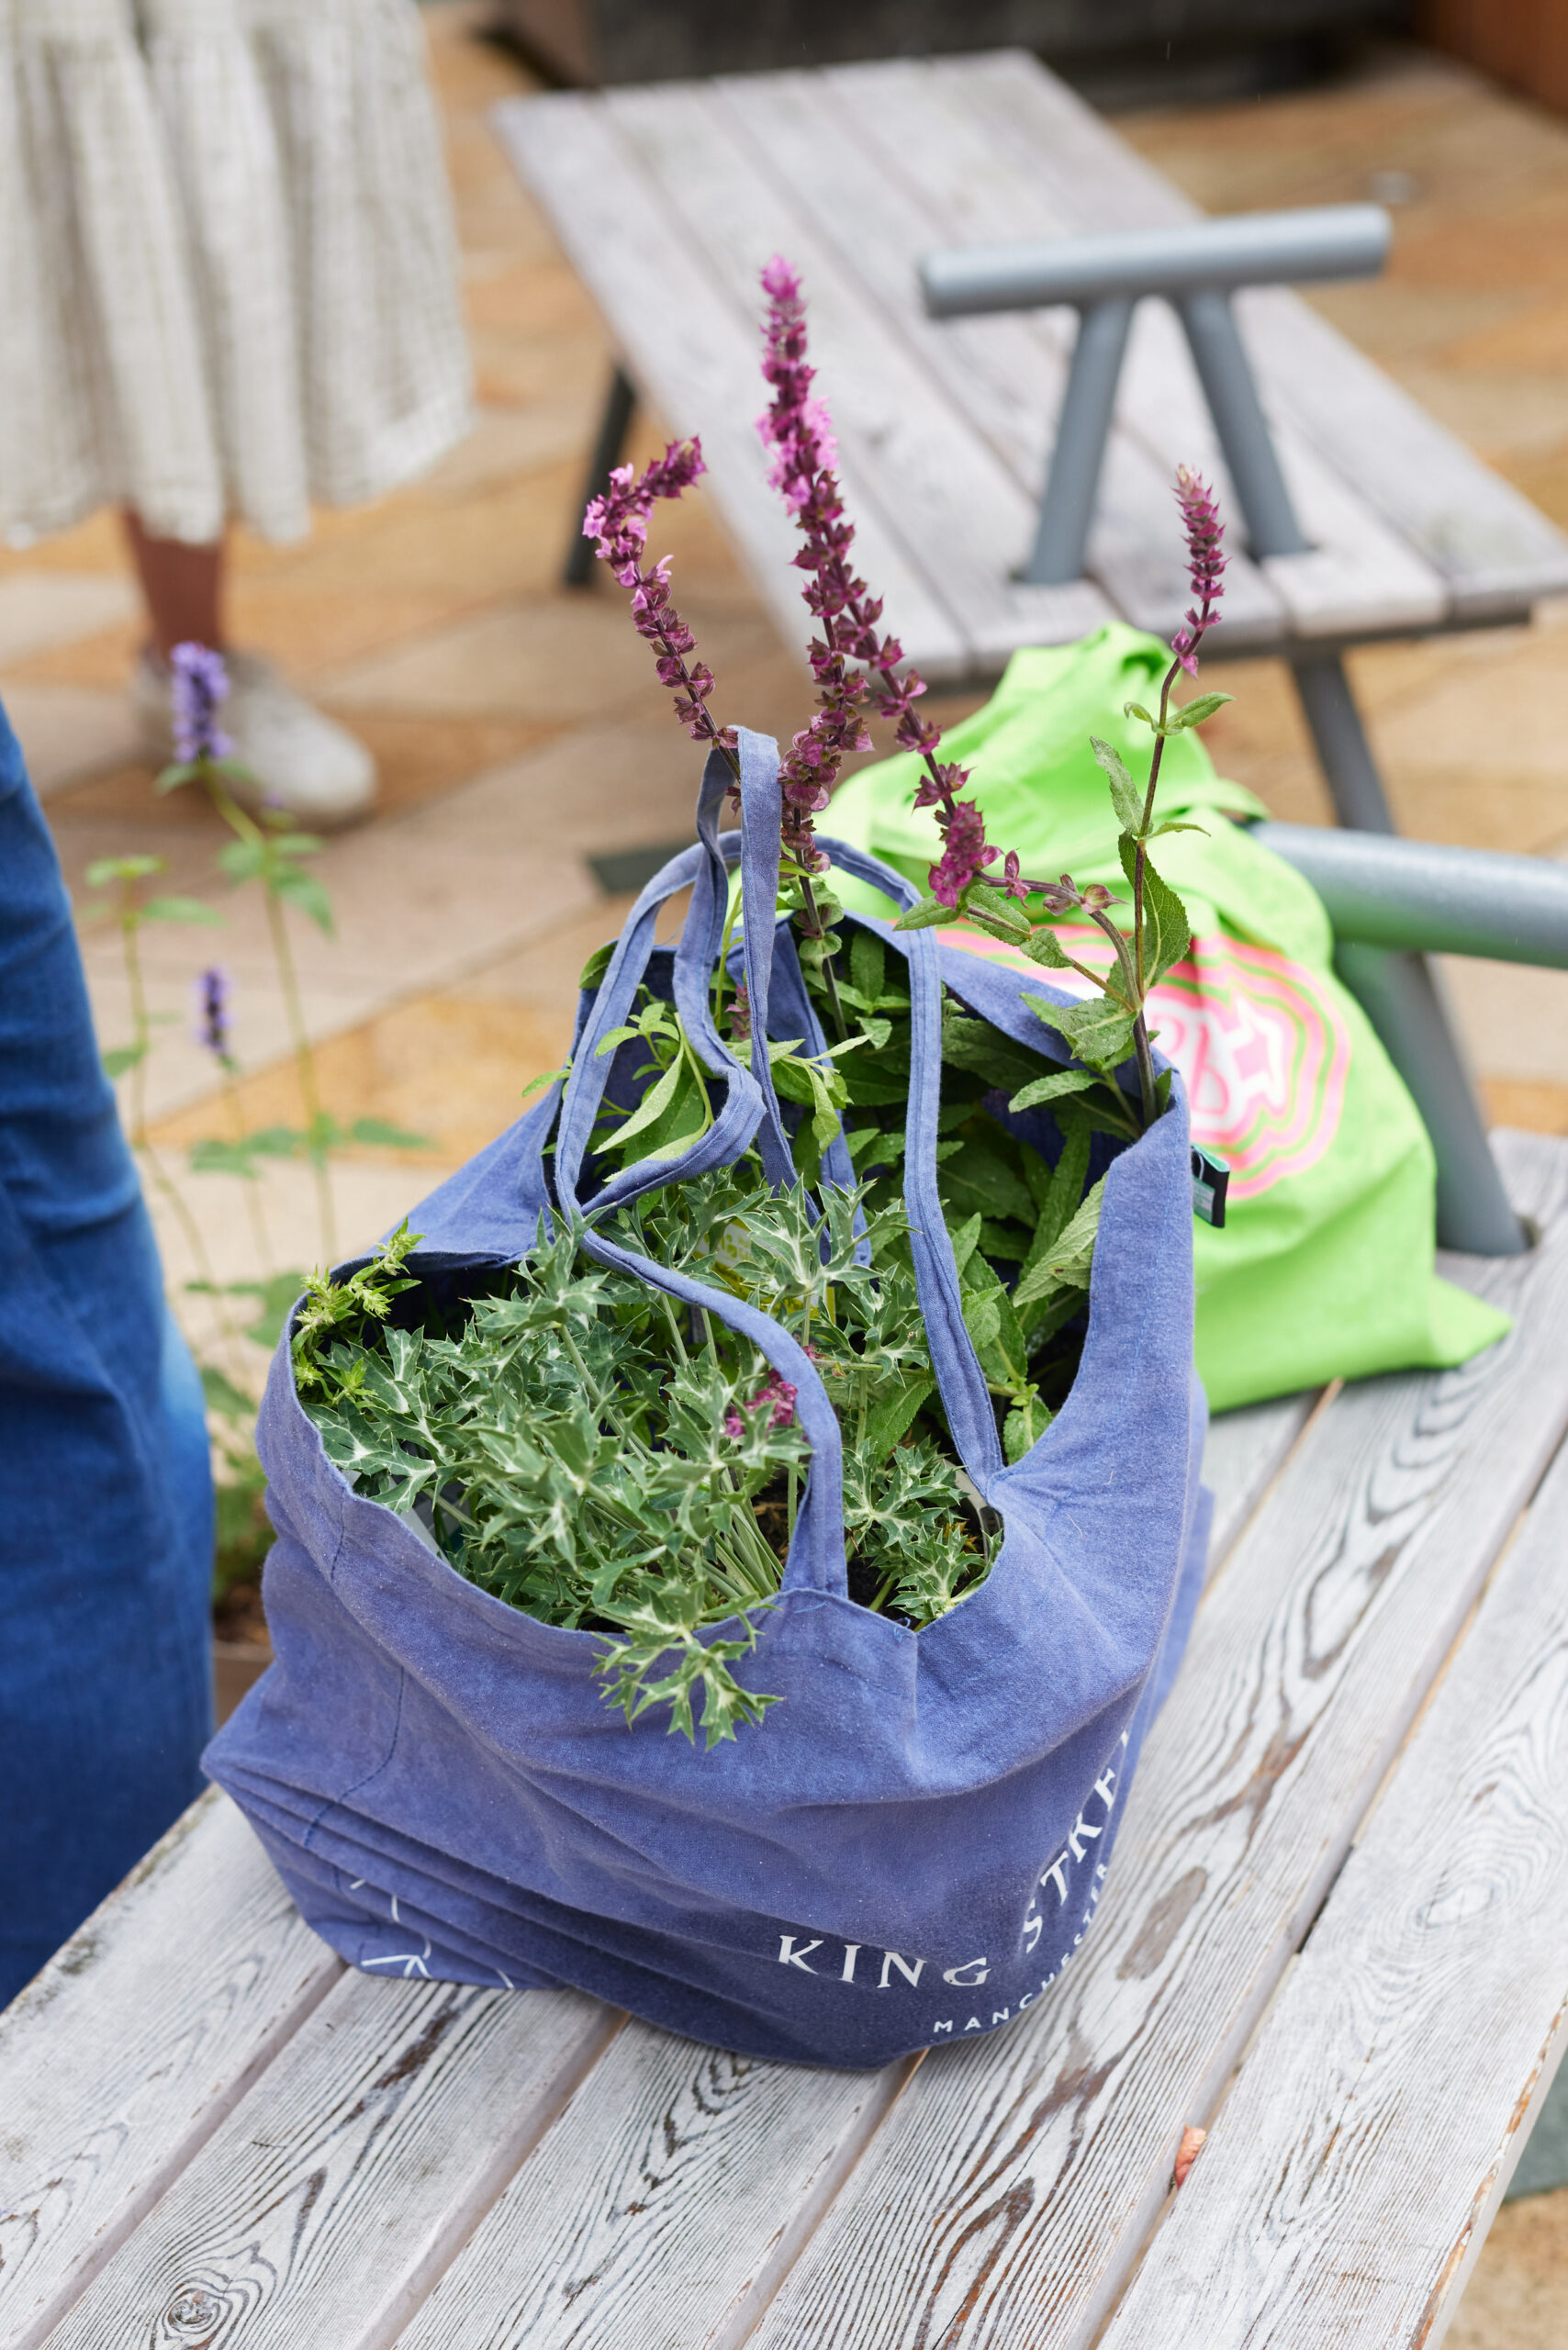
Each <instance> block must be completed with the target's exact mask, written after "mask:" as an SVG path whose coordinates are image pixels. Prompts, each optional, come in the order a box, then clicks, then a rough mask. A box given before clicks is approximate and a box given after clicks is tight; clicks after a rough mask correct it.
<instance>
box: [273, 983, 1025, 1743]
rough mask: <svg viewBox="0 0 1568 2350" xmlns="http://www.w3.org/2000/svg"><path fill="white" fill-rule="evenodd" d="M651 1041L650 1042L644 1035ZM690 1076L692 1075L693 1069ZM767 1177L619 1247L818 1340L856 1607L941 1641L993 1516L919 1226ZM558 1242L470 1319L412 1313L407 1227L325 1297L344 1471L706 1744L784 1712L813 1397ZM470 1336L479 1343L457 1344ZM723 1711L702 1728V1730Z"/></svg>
mask: <svg viewBox="0 0 1568 2350" xmlns="http://www.w3.org/2000/svg"><path fill="white" fill-rule="evenodd" d="M634 1033H635V1034H637V1035H644V1034H647V1033H649V1032H648V1030H647V1029H645V1028H640V1027H639V1028H636V1029H635V1030H634ZM671 1065H672V1066H673V1065H674V1063H673V1062H672V1064H671ZM757 1174H758V1170H757V1169H756V1167H755V1165H754V1166H752V1167H750V1168H746V1167H741V1168H735V1169H727V1170H724V1171H722V1172H720V1173H717V1174H713V1175H709V1176H704V1177H701V1178H700V1179H696V1180H693V1181H687V1182H685V1183H681V1184H678V1185H675V1186H671V1187H670V1188H669V1189H668V1190H666V1191H664V1192H658V1193H656V1194H655V1195H654V1197H653V1198H652V1199H651V1200H644V1201H641V1202H639V1203H636V1204H635V1205H633V1206H632V1207H630V1208H627V1209H624V1210H622V1212H621V1213H620V1214H617V1215H615V1216H614V1217H612V1218H610V1220H609V1221H608V1223H607V1225H606V1232H607V1235H608V1237H612V1238H613V1239H615V1240H616V1241H618V1242H619V1243H620V1244H621V1245H622V1247H623V1248H628V1249H630V1250H633V1251H634V1252H635V1253H636V1254H638V1255H640V1256H644V1257H646V1258H647V1259H650V1260H651V1261H654V1262H656V1263H658V1264H660V1265H663V1266H666V1267H669V1268H670V1269H672V1270H678V1271H686V1272H689V1273H691V1274H693V1275H694V1276H696V1277H697V1278H699V1279H700V1280H702V1281H705V1282H706V1283H708V1284H709V1285H710V1286H711V1287H715V1288H720V1289H722V1290H726V1291H728V1292H730V1293H731V1294H732V1295H734V1296H735V1297H737V1298H741V1299H744V1300H745V1301H746V1302H747V1303H749V1304H753V1305H756V1306H757V1307H759V1308H761V1310H762V1311H764V1312H765V1313H767V1314H769V1315H772V1316H773V1317H774V1318H775V1319H776V1320H777V1321H778V1322H780V1323H781V1324H783V1326H785V1327H786V1328H787V1329H789V1330H790V1333H791V1335H793V1336H795V1337H798V1338H799V1339H800V1341H801V1344H802V1346H804V1347H806V1348H809V1350H810V1351H811V1353H812V1357H813V1358H814V1360H815V1363H816V1368H817V1371H818V1372H819V1373H820V1375H821V1377H822V1378H823V1382H824V1384H825V1385H826V1387H827V1391H828V1393H829V1395H830V1396H831V1397H832V1398H833V1400H834V1406H835V1408H836V1410H837V1413H838V1416H839V1420H840V1424H841V1426H842V1427H843V1430H844V1439H845V1454H844V1457H845V1477H844V1492H845V1536H846V1548H847V1551H848V1555H849V1563H850V1577H851V1590H852V1592H853V1593H854V1595H856V1596H857V1597H858V1598H860V1599H861V1600H862V1601H863V1603H864V1604H865V1605H867V1606H871V1607H874V1608H879V1609H883V1610H885V1611H887V1612H889V1613H890V1614H893V1615H895V1616H897V1617H900V1619H901V1620H902V1621H903V1622H905V1623H907V1624H910V1625H912V1626H914V1627H918V1626H920V1625H922V1624H924V1623H928V1622H930V1621H932V1620H933V1619H934V1618H935V1617H936V1616H938V1615H940V1614H943V1613H944V1612H946V1609H947V1608H949V1607H951V1606H953V1605H954V1604H955V1603H956V1601H957V1600H958V1598H959V1597H960V1596H962V1595H963V1594H964V1593H965V1592H966V1591H968V1590H969V1589H972V1588H973V1587H974V1585H975V1584H976V1583H978V1582H979V1581H980V1580H981V1579H982V1578H983V1576H984V1574H985V1573H986V1572H987V1570H988V1568H989V1564H990V1535H989V1530H988V1527H987V1525H986V1522H985V1513H984V1512H983V1511H982V1510H981V1509H980V1507H979V1505H978V1504H977V1502H976V1500H975V1498H974V1496H973V1494H972V1492H971V1491H970V1490H969V1488H968V1486H967V1481H966V1480H965V1479H964V1477H963V1474H962V1472H961V1471H960V1470H959V1469H958V1465H957V1463H956V1461H955V1460H953V1459H952V1458H951V1455H950V1449H944V1443H943V1440H942V1437H941V1432H940V1426H939V1420H935V1421H934V1420H932V1419H931V1417H930V1415H929V1407H930V1406H931V1405H932V1404H933V1401H934V1397H935V1382H934V1379H933V1376H932V1371H931V1361H930V1354H929V1350H928V1348H927V1347H926V1343H925V1337H924V1329H923V1327H922V1325H921V1320H920V1313H919V1307H918V1304H917V1301H916V1298H915V1292H914V1282H913V1273H912V1272H911V1270H910V1269H909V1265H908V1262H907V1248H904V1247H903V1245H902V1244H903V1236H904V1234H905V1233H906V1231H907V1225H905V1223H904V1219H903V1217H902V1213H901V1212H900V1211H899V1210H898V1209H896V1208H893V1207H883V1208H880V1209H872V1210H871V1212H870V1214H869V1215H868V1220H867V1223H866V1226H865V1230H866V1237H867V1238H868V1243H869V1246H870V1252H871V1259H872V1261H871V1263H870V1264H862V1263H859V1262H857V1253H859V1252H858V1251H857V1233H856V1225H857V1210H861V1209H863V1208H864V1206H865V1202H866V1188H865V1187H864V1186H862V1187H861V1188H860V1189H859V1190H857V1191H856V1192H835V1191H834V1190H832V1189H831V1188H830V1189H827V1190H825V1191H824V1192H823V1195H822V1208H821V1211H820V1213H819V1210H818V1208H817V1207H816V1206H815V1205H814V1204H813V1203H812V1198H811V1196H810V1194H809V1193H808V1192H807V1191H806V1190H805V1187H804V1186H803V1185H798V1186H797V1187H796V1188H795V1189H794V1190H793V1191H790V1192H780V1193H778V1194H774V1193H772V1192H770V1191H769V1190H768V1187H767V1184H766V1183H763V1182H761V1181H758V1180H757ZM582 1244H583V1232H582V1229H581V1227H578V1228H577V1229H576V1230H574V1229H573V1228H571V1227H570V1226H568V1225H556V1226H555V1227H554V1229H551V1228H550V1226H549V1225H548V1223H547V1222H546V1223H545V1224H543V1225H542V1227H541V1231H540V1235H539V1238H538V1241H537V1243H536V1245H535V1247H534V1248H532V1249H531V1250H530V1251H529V1253H528V1254H527V1255H526V1256H525V1257H524V1258H523V1259H522V1260H521V1263H520V1264H519V1265H518V1266H517V1267H516V1268H515V1270H513V1271H512V1272H511V1273H510V1275H509V1276H507V1277H505V1278H504V1280H503V1281H500V1282H499V1283H498V1284H495V1285H493V1286H492V1287H490V1288H489V1289H487V1290H484V1291H481V1292H478V1293H476V1294H475V1295H473V1296H471V1297H469V1298H467V1299H465V1301H463V1303H462V1304H461V1306H460V1308H459V1309H458V1311H457V1313H456V1315H455V1316H452V1315H449V1314H448V1312H447V1311H446V1310H444V1309H443V1308H442V1307H441V1306H440V1305H439V1304H437V1303H436V1302H435V1301H434V1300H431V1301H430V1302H429V1304H427V1306H426V1309H425V1312H424V1314H423V1315H422V1316H421V1318H420V1321H419V1323H418V1324H417V1325H416V1326H413V1327H409V1326H407V1325H406V1324H404V1325H403V1326H399V1323H398V1321H394V1320H393V1319H392V1318H391V1315H392V1312H393V1308H394V1300H395V1299H397V1298H398V1296H399V1295H400V1294H401V1293H402V1292H405V1291H407V1290H408V1289H409V1288H410V1287H412V1286H415V1284H413V1283H412V1282H411V1281H410V1279H409V1276H408V1275H407V1274H406V1273H405V1272H404V1271H403V1270H402V1268H403V1266H404V1265H405V1263H406V1262H407V1259H408V1258H409V1251H410V1249H411V1248H412V1247H413V1245H414V1244H413V1241H412V1238H411V1237H410V1236H409V1233H408V1230H407V1226H405V1227H404V1228H403V1229H402V1231H400V1232H399V1233H398V1234H397V1235H395V1236H394V1237H393V1238H392V1239H391V1240H390V1241H388V1242H387V1243H386V1245H385V1247H384V1248H383V1249H382V1250H381V1251H380V1252H379V1253H378V1255H377V1256H376V1258H375V1259H374V1260H373V1261H372V1262H371V1263H370V1264H369V1265H368V1266H366V1267H364V1268H363V1269H362V1270H360V1271H359V1272H357V1273H355V1274H354V1275H353V1277H352V1279H351V1280H349V1281H345V1282H343V1283H341V1284H334V1283H331V1282H321V1283H318V1284H315V1285H313V1287H312V1291H311V1292H310V1295H309V1297H308V1301H307V1304H306V1306H305V1307H304V1309H303V1310H302V1312H301V1314H300V1315H299V1317H298V1320H297V1326H296V1334H295V1338H294V1360H295V1366H296V1376H297V1382H298V1386H299V1390H300V1393H301V1396H302V1399H303V1401H304V1403H305V1405H306V1409H307V1410H308V1412H309V1413H310V1415H311V1417H312V1418H313V1419H314V1420H315V1422H316V1425H317V1427H319V1429H320V1431H321V1437H322V1441H323V1443H324V1445H325V1447H326V1449H327V1452H328V1455H329V1457H330V1459H331V1460H333V1461H335V1462H336V1464H337V1465H338V1467H339V1468H340V1469H341V1470H342V1472H343V1474H344V1475H345V1476H346V1477H348V1478H349V1479H350V1480H351V1481H352V1482H353V1484H354V1485H355V1487H356V1489H357V1490H358V1491H359V1492H361V1493H363V1494H367V1495H368V1496H370V1497H371V1498H373V1499H375V1500H377V1501H381V1502H383V1503H385V1504H386V1505H387V1506H388V1507H389V1508H392V1509H394V1510H395V1511H397V1512H398V1515H399V1516H402V1517H404V1518H405V1519H406V1520H409V1521H410V1522H411V1523H413V1524H414V1525H415V1526H416V1527H419V1528H420V1529H421V1530H422V1534H423V1537H424V1539H427V1540H428V1541H429V1542H430V1543H431V1546H432V1547H433V1548H434V1549H435V1550H437V1551H438V1552H439V1553H440V1555H441V1556H442V1558H444V1559H445V1560H446V1561H447V1562H448V1563H449V1564H450V1565H452V1566H453V1567H454V1568H455V1569H456V1570H457V1571H458V1572H459V1573H461V1574H463V1575H465V1576H466V1577H467V1578H468V1580H470V1581H471V1582H473V1583H476V1584H478V1585H479V1587H480V1588H481V1589H483V1590H487V1591H489V1592H491V1593H492V1594H493V1595H495V1596H496V1597H497V1598H499V1599H502V1600H504V1601H506V1602H507V1603H509V1604H510V1606H516V1607H519V1608H521V1609H523V1610H525V1611H526V1612H527V1613H528V1614H530V1615H532V1616H535V1617H538V1618H539V1619H540V1620H541V1621H543V1622H545V1623H551V1624H557V1625H563V1626H566V1627H567V1628H573V1629H581V1630H588V1631H593V1632H599V1633H602V1634H603V1635H604V1636H605V1651H604V1658H603V1672H604V1673H605V1676H606V1683H607V1687H606V1695H607V1697H608V1698H609V1700H610V1702H611V1703H613V1704H615V1705H617V1706H619V1707H622V1709H623V1710H624V1712H625V1714H626V1717H627V1719H628V1721H633V1720H635V1719H636V1718H638V1717H639V1716H640V1715H641V1714H643V1713H644V1712H646V1711H647V1710H648V1709H649V1708H650V1707H661V1706H667V1707H669V1709H670V1722H669V1727H670V1729H671V1730H672V1731H673V1730H678V1731H680V1732H681V1733H682V1734H684V1735H685V1736H686V1737H687V1738H689V1739H692V1740H695V1737H696V1729H697V1724H698V1722H699V1720H700V1727H701V1731H702V1736H703V1740H704V1742H705V1744H706V1745H707V1746H708V1747H712V1746H714V1745H716V1744H717V1743H719V1742H720V1740H725V1739H731V1738H733V1737H734V1732H735V1726H736V1724H737V1723H740V1722H752V1723H755V1722H758V1721H760V1720H761V1718H762V1716H763V1713H764V1712H765V1710H766V1709H767V1707H768V1706H770V1705H772V1704H773V1703H775V1702H776V1700H775V1699H774V1698H772V1697H770V1696H767V1695H762V1694H759V1693H757V1692H755V1691H752V1690H750V1689H748V1688H746V1687H745V1685H744V1684H742V1683H741V1682H740V1681H738V1680H737V1679H736V1677H735V1674H734V1664H735V1663H736V1662H737V1661H738V1660H739V1659H740V1658H742V1657H744V1656H745V1655H746V1654H747V1653H748V1652H749V1651H750V1650H751V1649H752V1648H753V1647H754V1646H755V1644H756V1638H757V1630H758V1623H759V1618H760V1617H765V1615H766V1611H767V1608H768V1607H769V1606H772V1605H773V1604H774V1599H775V1595H776V1594H777V1592H778V1587H779V1583H780V1580H781V1577H782V1573H783V1568H784V1563H785V1561H786V1559H787V1557H788V1554H789V1546H790V1539H791V1537H792V1535H793V1532H794V1527H795V1519H796V1514H797V1509H798V1506H799V1500H800V1491H801V1478H802V1476H803V1475H804V1474H805V1473H806V1472H807V1471H808V1469H809V1454H808V1448H807V1445H806V1441H805V1438H804V1436H803V1434H802V1431H801V1428H800V1426H799V1424H798V1422H797V1420H796V1416H795V1404H796V1391H795V1389H794V1387H793V1386H791V1385H790V1382H788V1381H786V1380H784V1379H782V1378H781V1377H780V1375H779V1374H778V1372H777V1371H774V1370H773V1369H772V1368H771V1366H770V1365H769V1364H768V1362H767V1358H766V1357H765V1356H764V1355H763V1354H762V1352H761V1351H760V1349H759V1348H757V1347H756V1346H755V1345H754V1344H753V1342H752V1341H751V1340H750V1339H749V1338H746V1337H743V1336H741V1335H740V1334H739V1333H737V1332H736V1331H734V1329H732V1328H731V1326H729V1325H728V1324H727V1323H726V1322H725V1321H724V1320H723V1319H722V1316H720V1315H717V1314H712V1313H705V1312H700V1311H698V1312H689V1311H687V1310H685V1309H682V1308H681V1307H679V1306H678V1305H677V1304H676V1303H675V1302H674V1301H673V1300H672V1299H671V1298H670V1297H669V1296H668V1294H667V1293H666V1292H664V1291H663V1290H661V1289H659V1288H657V1287H655V1286H654V1285H653V1284H651V1283H647V1282H644V1281H639V1280H633V1279H632V1278H629V1277H628V1276H627V1275H626V1274H624V1273H622V1272H620V1271H616V1270H607V1269H605V1268H604V1267H602V1266H600V1265H598V1264H596V1263H595V1262H594V1260H593V1259H592V1258H591V1257H590V1256H588V1253H587V1251H586V1249H585V1248H584V1247H583V1245H582ZM449 1321H454V1324H455V1326H452V1327H449V1326H448V1324H449ZM699 1699H700V1715H699V1713H698V1712H697V1711H696V1710H694V1708H695V1707H696V1706H697V1703H698V1700H699Z"/></svg>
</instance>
